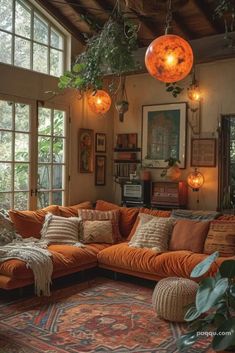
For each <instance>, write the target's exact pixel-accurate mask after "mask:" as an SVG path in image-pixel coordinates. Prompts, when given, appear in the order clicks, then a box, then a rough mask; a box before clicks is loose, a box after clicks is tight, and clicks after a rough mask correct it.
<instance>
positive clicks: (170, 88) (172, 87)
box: [166, 82, 184, 98]
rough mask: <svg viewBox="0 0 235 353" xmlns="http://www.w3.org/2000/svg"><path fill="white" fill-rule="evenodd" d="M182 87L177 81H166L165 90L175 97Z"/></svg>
mask: <svg viewBox="0 0 235 353" xmlns="http://www.w3.org/2000/svg"><path fill="white" fill-rule="evenodd" d="M183 90H184V89H183V88H182V87H180V86H178V84H177V82H172V83H166V91H167V92H169V93H171V94H172V96H173V97H174V98H176V97H177V96H178V95H179V94H180V93H181V92H182V91H183Z"/></svg>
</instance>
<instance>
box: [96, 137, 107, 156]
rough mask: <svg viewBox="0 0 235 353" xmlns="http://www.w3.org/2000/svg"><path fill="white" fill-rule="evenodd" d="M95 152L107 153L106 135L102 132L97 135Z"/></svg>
mask: <svg viewBox="0 0 235 353" xmlns="http://www.w3.org/2000/svg"><path fill="white" fill-rule="evenodd" d="M95 151H96V152H98V153H106V134H104V133H100V132H97V133H96V134H95Z"/></svg>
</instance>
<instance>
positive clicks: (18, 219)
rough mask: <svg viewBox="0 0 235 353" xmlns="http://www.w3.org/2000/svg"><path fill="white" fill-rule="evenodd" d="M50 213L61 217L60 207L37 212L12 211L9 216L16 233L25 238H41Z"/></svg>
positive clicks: (52, 206) (54, 206)
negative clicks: (46, 218)
mask: <svg viewBox="0 0 235 353" xmlns="http://www.w3.org/2000/svg"><path fill="white" fill-rule="evenodd" d="M48 212H50V213H52V214H54V215H57V216H59V214H60V212H59V207H58V206H57V205H51V206H48V207H45V208H43V209H40V210H37V211H16V210H10V211H9V216H10V218H11V220H12V222H13V223H14V225H15V228H16V232H17V233H19V234H20V235H21V236H22V237H23V238H29V237H34V238H38V239H39V238H40V237H41V234H40V232H41V229H42V226H43V223H44V220H45V216H46V214H47V213H48Z"/></svg>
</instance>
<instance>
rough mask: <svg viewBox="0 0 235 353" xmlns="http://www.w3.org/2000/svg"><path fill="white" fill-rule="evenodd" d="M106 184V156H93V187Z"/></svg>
mask: <svg viewBox="0 0 235 353" xmlns="http://www.w3.org/2000/svg"><path fill="white" fill-rule="evenodd" d="M105 183H106V156H100V155H96V156H95V185H96V186H103V185H105Z"/></svg>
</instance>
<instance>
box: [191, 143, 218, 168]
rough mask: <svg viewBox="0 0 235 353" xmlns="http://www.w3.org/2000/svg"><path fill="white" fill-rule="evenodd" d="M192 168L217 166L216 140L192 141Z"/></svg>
mask: <svg viewBox="0 0 235 353" xmlns="http://www.w3.org/2000/svg"><path fill="white" fill-rule="evenodd" d="M191 166H192V167H215V166H216V139H215V138H194V139H192V140H191Z"/></svg>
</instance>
